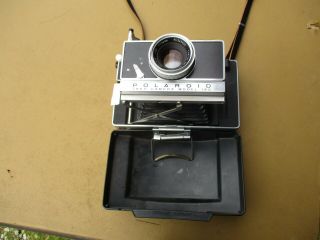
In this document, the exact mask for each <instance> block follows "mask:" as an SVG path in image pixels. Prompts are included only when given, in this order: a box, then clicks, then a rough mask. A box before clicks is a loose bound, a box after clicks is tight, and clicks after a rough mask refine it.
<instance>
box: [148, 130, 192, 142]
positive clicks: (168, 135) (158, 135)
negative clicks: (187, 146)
mask: <svg viewBox="0 0 320 240" xmlns="http://www.w3.org/2000/svg"><path fill="white" fill-rule="evenodd" d="M153 132H154V133H153V139H154V140H175V139H191V134H190V129H184V128H154V129H153Z"/></svg>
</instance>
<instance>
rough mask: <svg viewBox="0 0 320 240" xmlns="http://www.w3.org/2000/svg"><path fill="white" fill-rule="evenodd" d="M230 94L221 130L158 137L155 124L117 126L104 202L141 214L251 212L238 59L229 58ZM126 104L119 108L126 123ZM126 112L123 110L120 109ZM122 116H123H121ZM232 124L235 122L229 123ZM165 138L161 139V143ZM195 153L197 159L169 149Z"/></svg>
mask: <svg viewBox="0 0 320 240" xmlns="http://www.w3.org/2000/svg"><path fill="white" fill-rule="evenodd" d="M226 63H227V64H226V94H227V95H226V98H227V102H226V104H224V105H220V106H219V108H218V113H219V116H220V119H219V120H220V122H219V125H218V126H224V127H222V128H216V129H214V128H213V129H200V128H199V129H198V128H192V129H191V130H190V135H191V138H190V140H189V141H183V140H170V141H156V143H157V144H156V145H155V141H154V140H153V137H154V135H153V134H154V132H153V130H152V128H151V127H150V128H148V129H143V130H132V129H130V130H128V129H123V130H116V131H113V132H112V135H111V139H110V146H109V155H108V164H107V174H106V181H105V190H104V197H103V206H104V207H105V208H107V209H111V210H112V209H113V210H130V211H132V212H133V213H134V215H135V216H136V217H148V218H174V219H188V220H203V221H207V220H210V219H211V217H212V216H213V215H242V214H243V213H244V211H245V203H244V184H243V167H242V153H241V141H240V136H239V135H238V134H237V132H236V130H235V129H236V128H237V127H239V112H238V111H239V107H238V105H239V102H238V94H239V93H238V79H237V70H236V69H237V68H236V62H235V61H231V62H228V61H227V62H226ZM122 109H123V107H122V106H121V105H119V106H118V107H117V108H115V109H114V120H115V119H116V121H119V122H121V118H119V117H118V116H122V118H124V116H125V113H124V112H123V113H122V111H123V110H122ZM120 113H121V114H120ZM118 118H119V119H120V120H118ZM229 124H231V125H230V126H234V127H233V128H232V127H229ZM159 143H160V144H159ZM172 152H174V153H180V154H184V155H192V157H191V158H192V160H191V161H190V160H186V159H181V158H175V157H170V158H168V159H164V160H160V161H154V158H155V155H161V154H166V153H172Z"/></svg>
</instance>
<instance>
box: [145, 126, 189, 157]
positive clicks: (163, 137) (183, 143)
mask: <svg viewBox="0 0 320 240" xmlns="http://www.w3.org/2000/svg"><path fill="white" fill-rule="evenodd" d="M153 132H154V133H153V138H152V140H151V156H152V159H153V161H160V160H164V159H168V158H178V159H185V160H189V161H192V160H193V142H192V138H191V131H190V129H184V128H154V129H153ZM175 140H177V141H175ZM159 144H160V145H162V147H161V146H160V147H159ZM170 146H171V147H170ZM181 150H182V152H181Z"/></svg>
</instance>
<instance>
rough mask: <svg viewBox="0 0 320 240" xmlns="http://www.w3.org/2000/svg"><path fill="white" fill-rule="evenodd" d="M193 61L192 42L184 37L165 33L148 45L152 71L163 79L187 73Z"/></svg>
mask: <svg viewBox="0 0 320 240" xmlns="http://www.w3.org/2000/svg"><path fill="white" fill-rule="evenodd" d="M194 62H195V51H194V47H193V44H192V43H191V41H189V40H188V39H187V38H186V37H184V36H181V35H178V34H167V35H164V36H161V37H160V38H158V39H157V40H156V41H155V42H154V43H153V44H152V45H151V47H150V50H149V63H150V67H151V69H152V70H153V72H154V73H155V74H156V75H157V76H158V77H160V78H163V79H169V80H174V79H180V78H183V77H185V76H186V75H188V74H189V73H190V72H191V71H192V69H193V67H194Z"/></svg>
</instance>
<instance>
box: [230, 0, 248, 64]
mask: <svg viewBox="0 0 320 240" xmlns="http://www.w3.org/2000/svg"><path fill="white" fill-rule="evenodd" d="M252 3H253V0H247V3H246V6H245V8H244V11H243V14H242V18H241V21H240V22H239V26H238V30H237V32H236V35H235V37H234V39H233V41H232V43H231V46H230V49H229V51H228V53H227V56H226V58H227V59H229V60H230V59H235V58H236V56H237V52H238V49H239V45H240V42H241V38H242V35H243V32H244V28H245V26H246V23H247V20H248V17H249V12H250V9H251V6H252Z"/></svg>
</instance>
